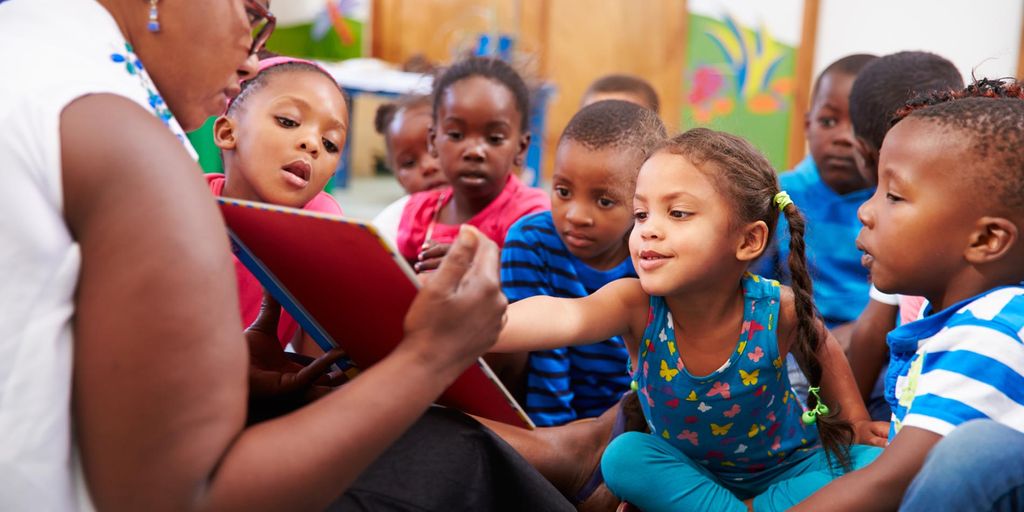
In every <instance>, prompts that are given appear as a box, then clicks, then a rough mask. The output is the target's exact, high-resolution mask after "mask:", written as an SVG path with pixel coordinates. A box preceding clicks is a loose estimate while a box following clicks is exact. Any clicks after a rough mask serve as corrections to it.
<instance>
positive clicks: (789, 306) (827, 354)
mask: <svg viewBox="0 0 1024 512" xmlns="http://www.w3.org/2000/svg"><path fill="white" fill-rule="evenodd" d="M781 302H782V304H781V308H780V314H779V316H780V318H779V320H780V322H779V323H780V325H779V328H780V332H781V335H780V337H779V340H780V342H782V343H785V344H786V346H785V347H781V346H780V349H782V350H785V351H788V350H789V349H790V348H792V349H793V350H794V351H799V350H800V348H799V347H800V344H799V343H796V337H797V336H798V330H797V328H796V324H797V320H796V307H795V305H794V298H793V292H792V291H790V290H789V289H788V288H783V292H782V296H781ZM815 327H816V330H817V332H818V333H819V341H818V351H817V353H816V354H815V357H816V359H817V360H818V364H820V365H821V382H820V387H821V394H822V398H823V399H824V401H825V403H826V404H829V405H830V406H838V407H839V415H838V417H839V418H840V419H842V420H845V421H847V422H849V423H850V426H852V427H853V433H854V443H858V444H870V445H874V446H883V447H884V446H885V443H886V436H887V434H888V428H887V426H886V425H885V424H884V423H883V422H872V421H871V416H870V415H869V414H868V410H867V408H866V407H864V400H863V399H862V398H861V396H860V391H858V389H857V382H856V380H854V378H853V371H852V370H850V363H849V362H848V361H847V360H846V355H845V354H844V352H843V348H842V347H841V346H840V345H839V342H838V341H836V338H835V336H832V333H830V332H829V331H828V329H827V328H825V325H824V324H823V323H822V322H821V320H815ZM794 355H796V356H798V357H797V360H801V359H803V358H802V357H800V354H799V353H797V354H794Z"/></svg>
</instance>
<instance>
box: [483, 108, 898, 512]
mask: <svg viewBox="0 0 1024 512" xmlns="http://www.w3.org/2000/svg"><path fill="white" fill-rule="evenodd" d="M780 214H781V215H785V217H786V219H787V220H788V221H789V230H790V233H789V234H790V256H789V268H790V272H791V274H792V276H793V288H792V289H790V288H788V287H785V286H781V285H779V283H777V282H775V281H771V280H767V279H763V278H760V277H758V276H755V275H752V274H749V273H748V272H747V268H748V267H749V266H750V264H751V262H753V261H754V260H755V259H757V257H758V256H760V255H761V253H762V252H763V251H764V249H765V247H766V246H767V245H768V242H769V241H770V240H771V239H772V234H773V233H772V232H773V231H774V230H775V226H776V225H777V223H778V219H779V216H780ZM633 217H634V219H635V221H634V227H633V231H632V233H631V235H630V239H629V250H630V256H631V258H632V260H633V263H634V265H635V266H636V269H637V274H638V276H639V278H638V279H620V280H618V281H614V282H612V283H609V284H608V285H606V286H604V287H603V288H601V289H600V290H598V291H597V292H595V293H594V294H592V295H590V296H588V297H585V298H581V299H556V298H551V297H532V298H528V299H524V300H521V301H519V302H516V303H515V304H512V305H510V306H509V309H508V320H507V324H506V326H505V328H504V329H503V330H502V333H501V336H500V337H499V341H498V344H497V345H495V348H494V350H496V351H510V352H512V351H517V352H518V351H527V350H542V349H549V348H553V347H558V346H565V345H581V344H586V343H589V342H594V341H598V340H604V339H607V338H609V337H611V336H622V337H623V339H624V340H625V343H626V347H627V349H628V351H629V353H630V360H631V366H632V371H631V373H632V378H633V386H634V387H635V388H636V389H637V391H638V393H639V395H640V403H641V406H642V408H643V412H644V416H645V418H646V420H647V424H648V427H649V428H650V431H651V433H650V434H647V433H640V432H627V433H625V434H623V435H621V436H619V437H617V438H615V439H614V440H613V441H612V442H611V444H610V445H609V446H608V448H607V449H606V451H605V453H604V456H603V458H602V463H601V469H602V472H603V475H604V478H605V482H606V483H607V485H608V487H609V489H610V490H611V491H612V492H613V493H615V495H616V496H618V497H619V498H621V499H624V500H626V501H628V502H630V503H631V504H633V505H636V506H638V507H639V508H640V509H642V510H645V511H647V512H656V511H660V510H673V511H678V510H723V511H731V510H736V511H746V510H747V509H748V506H750V505H753V507H754V508H755V509H756V510H759V511H760V510H783V509H785V508H788V507H790V506H792V505H794V504H795V503H797V502H799V501H800V500H801V499H803V498H805V497H806V496H808V495H810V494H811V493H813V492H814V491H816V490H817V489H818V488H820V487H822V486H824V485H825V484H827V483H828V482H829V481H831V480H832V479H833V478H835V477H837V476H839V475H841V474H843V473H844V472H845V471H848V470H850V469H852V468H859V467H863V466H865V465H866V464H868V463H869V462H870V461H872V460H874V458H875V457H876V456H877V455H878V454H879V452H880V451H881V450H880V449H879V448H877V447H872V446H853V445H852V444H853V443H854V442H863V443H871V444H876V445H879V446H880V445H882V444H883V443H884V437H883V436H884V432H879V431H878V429H877V426H875V425H872V423H871V422H870V420H869V417H868V414H867V411H866V410H865V409H864V404H863V403H862V402H861V400H860V397H859V395H858V393H857V388H856V384H855V383H854V380H853V377H852V375H851V373H850V367H849V365H848V364H847V362H846V359H845V357H844V356H843V352H842V349H840V348H839V345H838V344H837V343H836V341H835V338H833V337H832V336H831V335H830V334H829V333H828V331H827V330H826V329H825V327H824V326H823V324H822V322H821V319H820V318H819V317H818V315H817V313H816V312H815V308H814V305H813V302H812V300H811V297H812V295H811V294H812V288H811V281H810V278H809V277H808V274H807V262H806V259H805V257H804V242H803V232H804V218H803V215H802V214H801V213H800V210H799V209H798V208H797V206H796V205H794V204H793V203H792V201H790V200H789V198H788V195H786V194H785V192H782V191H780V190H779V185H778V180H777V178H776V174H775V171H774V170H773V169H772V167H771V165H770V164H769V163H768V161H767V160H766V159H765V157H764V156H763V155H762V154H761V153H759V152H758V151H757V150H756V149H754V148H753V146H751V145H750V144H749V143H747V142H746V141H744V140H742V139H740V138H738V137H735V136H732V135H729V134H726V133H722V132H716V131H713V130H708V129H705V128H697V129H693V130H690V131H688V132H686V133H683V134H681V135H678V136H676V137H675V138H673V139H671V140H669V141H668V142H667V143H666V144H665V145H664V146H663V147H661V148H660V149H659V150H657V151H655V152H654V153H653V155H652V156H651V157H650V158H649V159H647V161H646V162H644V164H643V166H642V167H641V168H640V174H639V176H638V178H637V183H636V193H635V196H634V198H633ZM544 319H557V321H553V322H551V321H548V322H545V321H544ZM791 351H792V353H793V354H794V355H795V356H796V359H797V361H798V362H799V363H800V365H801V367H802V368H803V369H804V372H805V373H806V374H807V375H808V377H809V379H810V381H811V385H812V389H813V392H812V394H811V396H810V400H809V406H810V410H808V411H804V410H803V409H802V407H801V405H800V403H799V402H798V401H797V400H796V399H795V398H794V395H793V392H792V390H791V388H790V383H789V378H788V376H787V374H786V369H785V366H784V361H785V357H786V355H787V354H788V353H789V352H791ZM873 427H874V428H873Z"/></svg>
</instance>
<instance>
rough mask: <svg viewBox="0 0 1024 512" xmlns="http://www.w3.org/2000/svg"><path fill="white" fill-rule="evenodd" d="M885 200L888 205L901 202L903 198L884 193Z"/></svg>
mask: <svg viewBox="0 0 1024 512" xmlns="http://www.w3.org/2000/svg"><path fill="white" fill-rule="evenodd" d="M885 199H886V200H887V201H889V202H890V203H895V202H898V201H902V200H903V198H902V197H900V196H898V195H896V194H893V193H892V192H886V193H885Z"/></svg>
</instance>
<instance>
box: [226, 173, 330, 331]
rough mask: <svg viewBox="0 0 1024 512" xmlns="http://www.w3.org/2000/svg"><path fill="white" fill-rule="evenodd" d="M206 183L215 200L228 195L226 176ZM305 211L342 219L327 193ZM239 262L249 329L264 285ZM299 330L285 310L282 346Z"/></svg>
mask: <svg viewBox="0 0 1024 512" xmlns="http://www.w3.org/2000/svg"><path fill="white" fill-rule="evenodd" d="M206 183H207V184H208V185H209V186H210V192H213V195H214V196H217V197H220V196H221V194H222V193H223V191H224V175H223V174H212V173H211V174H207V175H206ZM302 209H303V210H307V211H311V212H317V213H330V214H333V215H341V213H342V212H341V207H340V206H338V203H337V202H336V201H335V200H334V198H333V197H331V195H330V194H328V193H326V192H320V193H319V194H317V195H316V197H314V198H313V199H312V200H311V201H310V202H308V203H306V206H304V207H303V208H302ZM234 260H235V275H236V277H237V279H238V305H239V309H240V311H241V313H242V328H243V329H244V328H246V327H249V325H250V324H252V322H253V321H254V320H256V315H258V314H259V312H260V304H261V303H262V302H263V285H261V284H260V282H259V280H258V279H256V276H253V275H252V274H251V273H250V272H249V269H247V268H245V265H243V264H242V262H241V261H238V258H234ZM298 329H299V324H298V323H297V322H296V321H295V319H294V318H292V317H291V316H290V315H288V313H285V312H284V310H282V311H281V322H280V323H279V324H278V327H277V336H278V339H279V340H281V346H282V347H283V346H285V345H287V344H288V342H290V341H291V340H292V337H293V336H295V332H296V331H297V330H298Z"/></svg>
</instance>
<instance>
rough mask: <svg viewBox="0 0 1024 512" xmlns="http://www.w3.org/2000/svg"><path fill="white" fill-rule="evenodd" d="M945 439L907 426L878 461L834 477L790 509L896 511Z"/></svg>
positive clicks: (933, 433) (839, 511)
mask: <svg viewBox="0 0 1024 512" xmlns="http://www.w3.org/2000/svg"><path fill="white" fill-rule="evenodd" d="M941 439H942V436H940V435H939V434H936V433H935V432H930V431H928V430H924V429H920V428H915V427H910V426H906V427H903V429H902V430H900V433H899V434H898V435H897V436H896V438H895V439H893V442H892V444H891V445H889V447H888V448H886V449H885V450H884V451H883V452H882V454H881V455H880V456H879V457H878V458H877V459H875V461H874V462H872V463H871V464H868V465H867V467H865V468H863V469H860V470H857V471H854V472H852V473H847V474H846V475H843V476H841V477H839V478H837V479H835V480H833V481H832V482H831V483H829V484H828V485H826V486H825V487H823V488H821V490H819V491H818V492H816V493H814V494H812V495H811V497H809V498H807V499H806V500H804V501H802V502H800V504H798V505H797V506H795V507H793V508H791V509H790V510H793V511H812V510H834V511H837V512H841V511H846V510H849V511H870V510H896V509H897V508H898V507H899V505H900V501H901V500H902V499H903V493H904V492H906V490H907V487H909V486H910V482H911V481H913V479H914V477H915V476H917V473H918V471H920V470H921V466H922V465H923V464H924V461H925V458H926V457H927V456H928V452H929V451H931V449H932V447H933V446H935V443H938V442H939V441H940V440H941Z"/></svg>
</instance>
